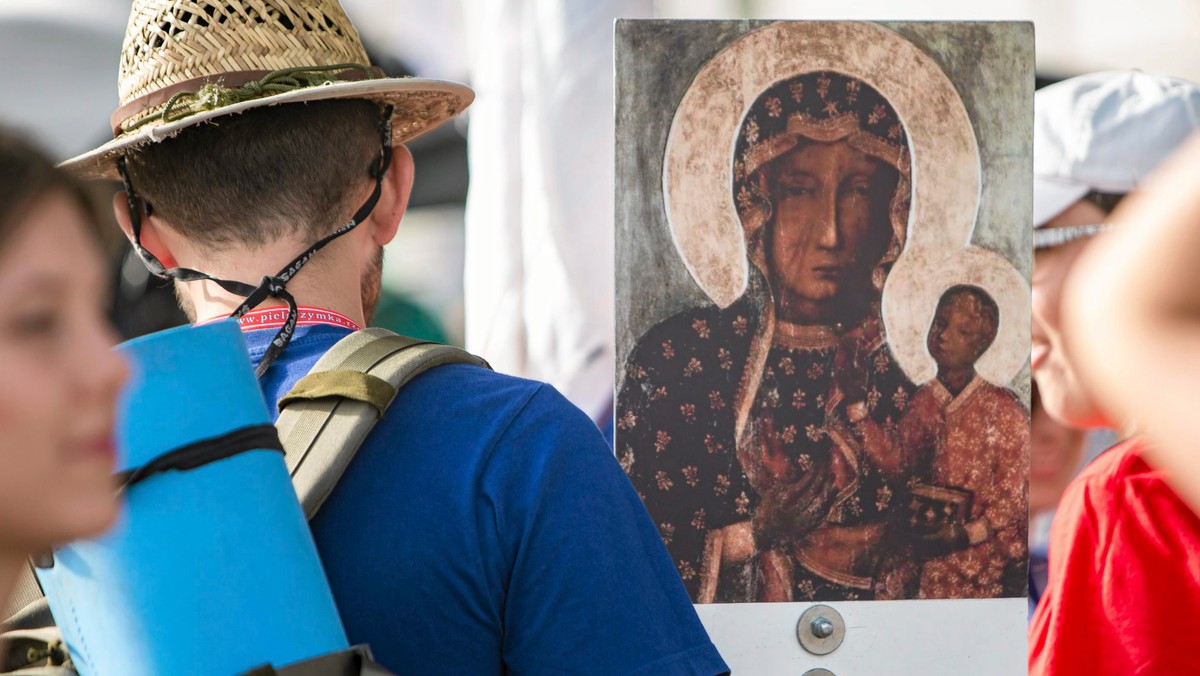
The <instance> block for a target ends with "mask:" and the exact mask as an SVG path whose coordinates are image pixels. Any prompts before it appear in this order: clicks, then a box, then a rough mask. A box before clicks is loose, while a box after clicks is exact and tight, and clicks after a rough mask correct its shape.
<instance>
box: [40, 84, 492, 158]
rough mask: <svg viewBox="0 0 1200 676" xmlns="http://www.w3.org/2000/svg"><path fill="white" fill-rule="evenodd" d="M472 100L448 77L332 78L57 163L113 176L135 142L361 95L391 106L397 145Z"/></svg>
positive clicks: (144, 130)
mask: <svg viewBox="0 0 1200 676" xmlns="http://www.w3.org/2000/svg"><path fill="white" fill-rule="evenodd" d="M474 98H475V93H474V92H473V91H471V88H470V87H467V86H466V85H464V84H460V83H458V82H451V81H448V80H429V79H424V78H383V79H376V80H358V81H354V82H332V83H326V84H323V85H318V86H316V87H306V88H303V89H296V90H294V91H290V92H284V93H282V94H275V95H272V96H264V97H263V98H260V99H254V100H251V101H243V102H241V103H236V104H233V105H229V106H223V107H220V108H214V109H213V110H208V111H204V112H201V113H196V114H194V115H189V116H188V117H185V118H183V119H180V120H175V121H173V122H167V123H165V124H158V125H155V124H153V123H152V124H149V125H146V126H144V127H141V128H140V129H138V130H136V131H134V132H132V133H129V134H125V135H123V136H121V137H120V138H116V139H113V140H112V141H109V142H108V143H105V144H104V145H102V146H100V147H99V148H96V149H95V150H91V151H88V152H86V153H83V154H82V155H78V156H76V157H73V158H71V159H69V160H66V161H65V162H63V163H61V164H60V165H59V166H60V167H62V168H64V169H67V170H68V171H70V172H72V173H73V174H75V175H77V176H80V177H82V178H103V179H113V180H116V179H118V178H119V175H118V174H117V169H116V159H117V158H118V157H119V156H121V155H122V154H124V153H126V152H128V151H130V150H133V149H135V148H137V147H139V146H143V145H145V144H148V143H158V142H159V141H162V140H164V139H168V138H171V137H172V136H175V135H176V134H178V133H179V132H181V131H183V130H184V129H187V128H188V127H193V126H195V125H197V124H201V123H203V122H209V121H211V120H213V119H216V118H219V117H224V116H226V115H233V114H236V113H242V112H245V111H247V110H251V109H254V108H261V107H263V106H275V105H280V104H283V103H303V102H306V101H327V100H331V99H366V100H370V101H378V102H379V103H387V104H391V105H393V106H395V113H394V114H393V116H392V143H393V144H401V143H405V142H407V141H411V140H412V139H414V138H416V137H418V136H420V135H421V134H424V133H425V132H428V131H431V130H432V129H434V128H436V127H437V126H438V125H440V124H442V123H443V122H445V121H447V120H449V119H451V118H453V117H455V116H456V115H458V113H460V112H462V111H463V110H464V109H466V107H467V106H469V105H470V104H471V101H473V100H474Z"/></svg>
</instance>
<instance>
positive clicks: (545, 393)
mask: <svg viewBox="0 0 1200 676" xmlns="http://www.w3.org/2000/svg"><path fill="white" fill-rule="evenodd" d="M347 333H348V331H347V330H346V329H342V328H338V327H333V326H326V325H318V326H311V327H302V328H299V329H297V331H296V335H295V337H294V338H293V339H292V341H291V344H290V345H289V346H288V348H287V349H286V350H284V352H283V354H282V355H281V357H280V358H279V360H278V361H277V362H276V363H275V364H274V365H273V366H272V367H271V369H270V370H269V371H268V372H267V374H266V376H265V377H264V378H263V380H262V385H263V391H264V393H265V394H266V397H267V400H268V401H269V402H272V403H273V402H275V401H277V400H278V399H279V397H280V396H282V395H283V394H284V393H286V392H287V390H288V389H290V388H291V386H292V385H293V384H294V383H295V381H296V380H298V379H299V378H300V377H301V376H303V375H304V374H306V373H307V372H308V371H309V369H310V368H312V366H313V364H315V363H316V361H317V359H318V358H320V356H321V355H322V354H323V353H324V352H325V351H326V350H328V349H329V348H330V347H331V346H332V345H333V344H334V343H335V342H337V340H338V339H340V338H342V337H343V336H345V335H346V334H347ZM274 334H275V331H274V330H273V329H270V330H258V331H251V332H248V333H246V341H247V343H248V344H249V346H250V356H251V358H252V360H253V361H254V362H255V363H257V362H258V361H259V360H260V359H261V358H262V355H263V353H264V352H265V350H266V348H267V345H268V343H269V342H270V340H271V338H272V337H274ZM311 526H312V530H313V534H314V536H315V539H316V542H317V548H318V549H319V550H320V553H321V560H322V561H323V562H324V564H325V571H326V573H327V574H328V576H329V583H330V585H331V586H332V588H333V594H334V597H335V598H336V600H337V604H338V608H339V609H340V611H341V614H342V621H343V622H344V623H345V626H346V631H347V633H348V634H349V637H350V641H351V643H353V644H359V643H367V644H370V646H371V649H372V651H373V652H374V654H375V657H376V659H377V660H378V661H379V662H380V663H381V664H382V665H384V666H385V667H387V668H388V669H390V670H392V671H394V672H396V673H398V674H430V673H447V674H500V673H507V672H513V673H519V674H562V673H572V674H593V673H594V674H628V673H639V674H697V675H699V674H704V675H711V674H717V673H722V672H726V671H728V667H726V666H725V663H724V662H723V661H722V660H721V657H720V655H719V654H718V653H717V651H716V649H715V648H714V647H713V645H712V643H711V642H710V641H709V639H708V635H707V634H706V632H705V631H704V628H703V626H702V625H701V624H700V621H699V619H698V618H697V617H696V612H695V609H694V608H693V607H692V604H691V602H690V600H689V599H688V596H687V593H686V592H685V591H684V588H683V584H682V583H681V581H680V579H679V574H678V573H677V572H676V571H675V566H674V565H672V563H671V560H670V558H669V557H668V555H667V552H666V549H665V547H664V546H663V543H662V540H661V539H660V538H659V535H658V531H657V529H655V528H654V525H653V524H652V523H651V521H650V518H649V516H648V515H647V514H646V510H645V508H644V507H643V506H642V503H641V501H640V500H639V499H638V496H637V494H636V492H635V491H634V490H633V487H632V486H631V485H630V483H629V480H628V479H627V478H626V477H625V473H624V472H622V471H621V468H620V466H619V465H618V464H617V462H616V459H615V458H614V457H613V455H612V453H611V452H610V450H609V449H608V447H607V445H606V444H605V443H604V440H603V438H602V437H601V435H600V432H599V431H598V430H597V429H596V426H595V425H594V424H593V423H592V422H591V421H590V420H589V419H588V418H587V416H586V415H584V414H583V413H582V412H581V411H579V410H578V409H577V408H575V407H574V406H572V405H571V404H570V403H569V402H567V400H566V399H564V398H563V397H562V396H561V395H560V394H558V392H556V391H555V390H554V388H552V387H550V386H549V385H545V384H541V383H536V382H532V381H528V380H522V379H519V378H513V377H510V376H504V375H500V374H496V373H492V372H491V371H488V370H486V369H482V368H477V367H474V366H467V365H452V366H442V367H439V368H436V369H433V370H431V371H428V372H426V373H424V374H422V375H420V376H418V377H417V378H415V379H413V381H412V382H411V383H409V384H408V385H406V386H405V387H404V388H402V389H401V391H400V393H399V395H397V397H396V399H395V401H394V402H393V403H392V406H391V408H389V409H388V412H387V415H386V416H385V417H384V418H383V420H381V421H380V422H379V424H378V425H377V426H376V427H375V429H374V430H373V431H372V433H371V435H370V436H369V437H368V438H367V440H366V442H365V443H364V444H363V446H362V448H360V449H359V451H358V454H357V455H356V456H355V458H354V460H353V462H352V463H351V464H350V467H349V468H348V469H347V471H346V473H345V474H344V475H343V477H342V479H341V481H340V482H339V483H338V485H337V487H336V488H335V489H334V491H333V493H332V494H331V495H330V496H329V498H328V500H327V501H326V502H325V504H324V506H323V507H322V508H321V511H320V512H318V513H317V515H316V516H315V517H314V518H313V520H312V522H311ZM298 620H302V618H298Z"/></svg>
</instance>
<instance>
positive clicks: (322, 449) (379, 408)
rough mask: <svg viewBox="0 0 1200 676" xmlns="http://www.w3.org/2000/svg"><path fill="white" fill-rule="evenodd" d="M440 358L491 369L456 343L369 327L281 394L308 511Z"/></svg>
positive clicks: (284, 435)
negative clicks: (402, 394)
mask: <svg viewBox="0 0 1200 676" xmlns="http://www.w3.org/2000/svg"><path fill="white" fill-rule="evenodd" d="M443 364H472V365H475V366H481V367H483V368H490V367H489V366H488V364H487V362H485V361H484V360H482V359H480V358H479V357H476V356H474V355H471V354H470V353H468V352H465V351H463V350H460V349H458V348H456V347H451V346H449V345H439V344H437V343H429V342H424V341H419V340H414V339H412V338H405V337H403V336H398V335H396V334H394V333H392V332H391V331H387V330H385V329H375V328H372V329H364V330H362V331H356V332H354V333H351V334H350V335H348V336H346V337H345V338H343V339H342V340H340V341H338V343H337V344H336V345H334V346H333V347H332V348H331V349H330V350H329V351H328V352H326V353H325V354H324V355H323V356H322V357H321V359H320V360H318V361H317V364H316V365H315V366H313V368H312V370H311V371H310V372H309V373H308V375H306V376H304V377H303V378H301V379H300V380H299V381H297V382H296V384H295V386H293V388H292V389H291V391H289V392H288V393H287V394H286V395H284V396H283V397H282V398H281V399H280V400H279V410H280V412H279V419H278V420H277V421H276V423H275V426H276V428H277V429H278V430H279V439H280V440H281V441H282V442H283V448H284V451H285V462H286V463H287V468H288V472H289V473H290V474H291V475H292V485H293V486H294V487H295V489H296V495H297V496H298V497H299V498H300V504H301V505H302V506H303V507H304V515H305V516H306V517H308V518H312V516H313V514H316V512H317V510H318V509H320V508H321V505H322V504H323V503H324V502H325V498H327V497H329V493H330V492H331V491H333V487H334V486H335V485H337V482H338V480H339V479H341V477H342V474H343V473H344V472H345V471H346V468H347V467H348V466H349V465H350V461H351V460H353V459H354V454H355V453H357V452H358V447H359V446H361V445H362V442H363V440H364V439H366V437H367V434H368V433H369V432H370V431H371V429H372V428H373V427H374V426H375V423H376V422H377V421H378V420H379V418H380V417H382V415H383V412H384V411H386V410H387V407H388V406H389V405H390V404H391V403H392V400H393V399H394V398H395V396H396V392H398V391H399V390H400V388H401V387H403V386H404V385H405V384H406V383H408V381H410V380H412V379H413V378H415V377H416V376H418V375H420V374H421V373H424V372H425V371H427V370H429V369H431V368H433V367H435V366H441V365H443Z"/></svg>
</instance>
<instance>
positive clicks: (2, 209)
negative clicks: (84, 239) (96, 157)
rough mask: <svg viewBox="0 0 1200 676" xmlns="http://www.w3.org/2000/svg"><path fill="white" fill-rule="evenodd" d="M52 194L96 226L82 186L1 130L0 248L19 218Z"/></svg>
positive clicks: (16, 136) (31, 147)
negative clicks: (67, 201) (60, 196)
mask: <svg viewBox="0 0 1200 676" xmlns="http://www.w3.org/2000/svg"><path fill="white" fill-rule="evenodd" d="M55 192H58V193H60V194H63V195H65V196H67V197H68V198H69V199H71V200H72V201H73V202H75V203H76V204H77V205H78V206H79V208H80V210H81V211H82V212H83V215H84V216H85V218H86V220H87V221H88V222H89V223H91V224H93V225H96V223H97V213H96V210H95V207H94V205H93V203H92V201H91V200H90V199H89V197H88V194H87V191H86V190H85V189H84V187H83V185H82V184H81V183H80V182H79V181H77V180H76V179H75V178H74V177H72V176H71V175H70V174H68V173H67V172H65V171H63V170H61V169H59V168H58V167H55V166H54V164H52V163H51V162H50V160H49V159H47V157H46V154H45V153H44V152H43V151H42V150H41V149H39V148H38V147H37V146H35V145H33V144H32V143H30V142H28V141H27V140H25V139H24V138H22V137H21V136H20V135H19V134H17V133H16V132H14V131H12V130H10V129H5V128H0V247H3V246H5V245H6V244H7V243H8V238H9V237H10V236H12V233H13V231H14V229H15V228H16V227H17V225H18V224H20V222H21V221H22V220H23V219H22V216H23V215H24V214H25V213H26V212H27V211H28V210H29V209H30V208H31V207H32V206H33V205H35V204H36V203H37V201H38V200H39V199H41V198H43V197H45V196H46V195H48V194H52V193H55Z"/></svg>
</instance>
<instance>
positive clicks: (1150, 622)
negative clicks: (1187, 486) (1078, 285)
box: [1029, 72, 1200, 676]
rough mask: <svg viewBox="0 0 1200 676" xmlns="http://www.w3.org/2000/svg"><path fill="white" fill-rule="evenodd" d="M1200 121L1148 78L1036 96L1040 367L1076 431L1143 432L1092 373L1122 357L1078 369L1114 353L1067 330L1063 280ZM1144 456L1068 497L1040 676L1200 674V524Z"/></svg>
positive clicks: (1113, 457) (1106, 457)
mask: <svg viewBox="0 0 1200 676" xmlns="http://www.w3.org/2000/svg"><path fill="white" fill-rule="evenodd" d="M1198 122H1200V88H1198V87H1197V86H1196V85H1194V84H1191V83H1188V82H1184V81H1181V80H1175V79H1172V78H1166V77H1161V76H1153V75H1147V74H1144V73H1134V72H1127V73H1100V74H1095V75H1088V76H1082V77H1079V78H1073V79H1072V80H1067V81H1065V82H1063V83H1060V84H1057V85H1053V86H1051V87H1048V88H1046V89H1044V90H1042V91H1041V92H1039V93H1038V95H1037V99H1036V112H1035V126H1034V139H1035V140H1034V174H1035V178H1034V185H1035V191H1034V194H1035V199H1034V202H1035V204H1034V212H1035V214H1034V220H1035V223H1036V224H1037V227H1038V230H1037V231H1036V232H1035V235H1034V249H1035V254H1034V273H1033V350H1032V355H1031V365H1032V369H1033V375H1034V378H1035V379H1036V380H1037V383H1038V387H1039V392H1040V395H1041V401H1042V404H1043V406H1044V408H1045V410H1046V412H1047V413H1048V414H1049V415H1050V416H1052V417H1054V418H1055V419H1057V420H1058V421H1060V422H1062V423H1064V424H1068V425H1072V426H1075V427H1112V428H1121V429H1125V430H1136V429H1137V428H1138V425H1137V424H1136V423H1135V422H1134V421H1132V420H1131V419H1129V418H1128V417H1124V416H1120V415H1114V412H1116V409H1113V408H1111V407H1109V406H1107V396H1106V394H1107V393H1106V392H1105V391H1104V390H1102V389H1097V387H1096V383H1095V382H1094V380H1095V378H1094V375H1093V373H1092V372H1093V371H1094V370H1095V369H1096V362H1097V361H1098V360H1099V361H1106V362H1119V361H1121V360H1122V359H1123V354H1122V353H1120V352H1116V353H1113V352H1110V353H1108V354H1104V355H1101V356H1099V357H1098V358H1093V359H1082V360H1081V359H1080V358H1079V357H1080V350H1078V345H1080V344H1085V343H1086V344H1091V343H1092V339H1093V338H1095V340H1096V341H1102V340H1103V333H1104V332H1099V331H1097V329H1096V327H1098V326H1105V324H1099V323H1095V322H1093V323H1090V324H1079V323H1078V322H1072V323H1070V324H1068V323H1067V322H1066V321H1065V320H1064V316H1065V315H1067V314H1070V313H1071V312H1072V310H1071V309H1069V304H1070V303H1069V302H1068V303H1064V302H1063V300H1064V295H1063V288H1064V282H1066V281H1067V280H1068V278H1069V275H1071V274H1072V268H1073V267H1074V266H1075V264H1076V262H1077V261H1079V259H1080V257H1081V256H1083V255H1085V253H1086V250H1087V249H1088V248H1090V247H1091V246H1092V241H1091V235H1094V234H1096V233H1099V232H1101V231H1103V230H1105V229H1108V228H1109V227H1110V226H1109V225H1106V224H1105V223H1106V221H1109V220H1110V219H1109V218H1108V213H1107V212H1108V211H1109V210H1110V209H1111V208H1112V207H1113V206H1114V205H1115V203H1116V202H1117V201H1119V200H1120V198H1121V196H1122V195H1123V194H1125V193H1128V192H1132V191H1133V190H1134V189H1135V188H1139V187H1140V184H1141V183H1142V182H1143V181H1144V179H1145V177H1146V175H1147V174H1148V173H1149V172H1150V171H1151V170H1152V169H1154V168H1155V167H1156V166H1157V165H1158V164H1159V163H1160V162H1161V161H1162V160H1163V159H1164V158H1165V157H1166V156H1167V155H1168V154H1170V152H1171V151H1173V150H1174V149H1175V148H1176V147H1177V146H1178V145H1179V144H1180V143H1181V142H1182V141H1183V140H1184V139H1185V138H1187V136H1188V135H1189V134H1191V133H1192V132H1193V131H1194V130H1195V129H1196V127H1197V124H1198ZM1113 222H1115V221H1113ZM1122 227H1128V226H1122ZM1134 227H1136V226H1134ZM1126 283H1131V282H1126ZM1085 298H1086V300H1087V301H1090V302H1092V303H1093V304H1094V301H1093V300H1092V298H1087V297H1083V296H1081V297H1080V298H1079V300H1080V301H1083V300H1085ZM1067 300H1068V301H1075V300H1076V296H1075V295H1072V296H1070V297H1068V299H1067ZM1113 320H1114V321H1116V322H1122V321H1124V318H1120V319H1118V318H1115V317H1114V318H1113ZM1064 329H1065V330H1064ZM1093 357H1095V356H1094V355H1093ZM1123 385H1124V383H1119V382H1118V383H1113V384H1111V385H1110V387H1121V386H1123ZM1145 451H1146V443H1145V441H1144V440H1143V438H1142V437H1139V436H1134V437H1132V438H1129V439H1127V440H1126V441H1124V442H1122V443H1120V444H1118V445H1117V446H1115V447H1114V448H1112V449H1110V450H1109V451H1107V452H1106V453H1104V454H1103V455H1101V456H1100V457H1099V458H1098V459H1096V460H1095V461H1093V462H1092V464H1091V465H1089V466H1088V468H1087V469H1086V470H1084V472H1083V473H1082V474H1080V476H1078V477H1077V478H1076V479H1075V480H1074V481H1073V482H1072V483H1071V485H1070V486H1068V488H1067V490H1066V491H1065V493H1064V494H1063V497H1062V501H1061V502H1060V504H1059V507H1058V512H1057V514H1056V516H1055V520H1054V524H1053V526H1052V528H1051V534H1050V547H1049V574H1048V583H1047V588H1046V591H1045V593H1044V595H1043V596H1042V599H1041V601H1040V603H1039V604H1038V607H1037V610H1036V611H1035V613H1034V617H1033V620H1032V622H1031V624H1030V628H1029V672H1030V674H1048V675H1054V676H1059V675H1062V674H1087V675H1089V676H1094V675H1096V674H1121V675H1123V676H1124V675H1132V674H1191V673H1200V651H1198V650H1196V648H1195V640H1194V638H1193V637H1192V636H1191V633H1192V632H1191V629H1192V628H1193V627H1196V626H1200V518H1198V517H1197V516H1196V513H1195V512H1193V511H1192V510H1191V509H1190V508H1189V507H1188V505H1187V503H1185V502H1184V501H1183V500H1182V499H1181V498H1180V497H1179V495H1177V494H1176V493H1175V491H1174V490H1173V489H1172V487H1171V486H1170V485H1169V484H1168V478H1169V475H1168V474H1167V473H1166V472H1165V471H1163V470H1161V469H1156V468H1155V467H1154V466H1152V465H1151V464H1148V463H1147V462H1146V460H1145V459H1144V455H1145Z"/></svg>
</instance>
